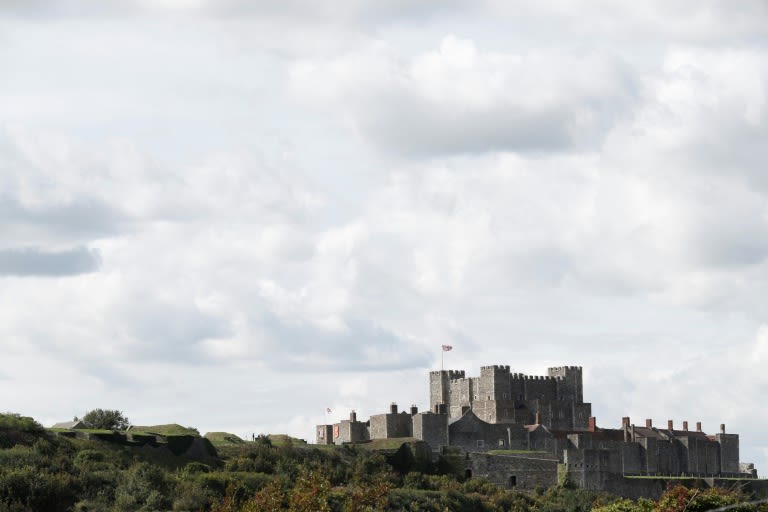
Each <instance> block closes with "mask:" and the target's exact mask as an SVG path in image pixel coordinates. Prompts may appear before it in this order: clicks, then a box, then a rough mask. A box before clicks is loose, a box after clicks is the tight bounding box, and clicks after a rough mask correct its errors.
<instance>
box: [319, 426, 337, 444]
mask: <svg viewBox="0 0 768 512" xmlns="http://www.w3.org/2000/svg"><path fill="white" fill-rule="evenodd" d="M315 444H333V425H317V426H316V427H315Z"/></svg>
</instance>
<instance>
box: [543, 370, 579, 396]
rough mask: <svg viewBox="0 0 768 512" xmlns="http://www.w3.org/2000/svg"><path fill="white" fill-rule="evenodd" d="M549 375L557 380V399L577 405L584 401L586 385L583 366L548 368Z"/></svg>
mask: <svg viewBox="0 0 768 512" xmlns="http://www.w3.org/2000/svg"><path fill="white" fill-rule="evenodd" d="M547 375H548V376H550V377H553V378H555V379H557V388H558V389H557V399H558V400H569V401H573V402H576V403H582V402H583V401H584V384H583V382H582V369H581V366H557V367H552V368H547Z"/></svg>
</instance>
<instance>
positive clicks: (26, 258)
mask: <svg viewBox="0 0 768 512" xmlns="http://www.w3.org/2000/svg"><path fill="white" fill-rule="evenodd" d="M100 266H101V258H100V257H99V253H98V251H95V250H91V249H87V248H86V247H77V248H75V249H70V250H66V251H52V252H50V251H43V250H40V249H30V248H26V249H6V250H1V251H0V275H14V276H51V277H55V276H71V275H78V274H87V273H90V272H95V271H97V270H98V269H99V267H100Z"/></svg>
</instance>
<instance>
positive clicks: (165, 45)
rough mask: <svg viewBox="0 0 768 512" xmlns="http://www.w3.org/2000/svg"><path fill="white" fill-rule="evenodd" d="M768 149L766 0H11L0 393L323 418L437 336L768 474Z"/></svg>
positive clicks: (417, 383)
mask: <svg viewBox="0 0 768 512" xmlns="http://www.w3.org/2000/svg"><path fill="white" fill-rule="evenodd" d="M542 3H545V4H548V7H542V6H541V4H542ZM619 5H620V6H621V7H619ZM736 5H738V7H737V8H735V6H736ZM767 164H768V4H766V2H765V1H764V0H756V1H748V0H745V1H741V2H738V3H733V2H727V1H689V2H681V1H676V0H664V1H658V2H650V1H648V2H598V1H594V2H509V1H501V0H499V1H496V0H487V1H478V0H472V1H469V0H466V1H465V0H450V1H446V0H439V1H438V0H435V1H432V0H421V1H411V0H392V1H388V2H381V1H378V0H368V1H366V0H359V1H355V0H338V1H334V2H315V1H306V2H304V1H301V0H290V1H286V0H283V1H280V2H273V1H252V0H248V1H246V0H218V1H214V0H162V1H161V0H144V1H141V0H114V1H105V0H98V1H97V0H91V1H87V0H60V1H43V0H5V1H3V2H2V3H0V349H1V350H2V357H1V358H0V409H3V410H9V411H16V412H21V413H23V414H26V415H31V416H33V417H35V418H36V419H38V420H39V421H41V422H43V423H44V424H46V425H50V424H52V423H53V422H56V421H63V420H69V419H71V418H72V417H73V416H75V415H82V414H83V413H84V412H85V411H86V410H88V409H91V408H96V407H102V408H117V409H121V410H123V411H124V412H125V413H126V414H127V415H128V417H129V418H130V419H131V420H132V421H133V422H134V423H136V424H157V423H170V422H177V423H181V424H184V425H189V426H195V427H197V428H199V429H200V430H201V432H206V431H218V430H226V431H230V432H234V433H236V434H239V435H246V434H249V433H251V432H255V433H260V432H265V433H266V432H269V433H289V434H293V435H296V436H298V437H303V438H307V439H312V438H313V433H314V428H313V427H314V425H315V424H318V423H324V422H325V421H326V420H328V421H336V420H338V419H340V418H343V417H346V416H347V415H348V414H349V411H350V409H352V408H354V409H356V410H357V412H358V414H359V415H361V416H363V417H367V415H369V414H372V413H379V412H383V411H384V410H385V409H386V408H387V407H388V405H389V403H390V402H392V401H395V402H397V403H398V404H400V405H401V407H407V406H408V405H410V404H411V403H415V404H417V405H419V406H420V407H421V408H426V407H428V405H429V397H428V386H427V374H428V371H429V370H434V369H438V368H439V367H440V355H441V353H440V346H441V344H444V343H446V344H450V345H453V347H454V350H453V351H452V352H449V353H447V354H446V358H445V364H446V368H448V367H450V368H455V369H466V370H467V372H468V374H472V375H475V374H478V373H479V367H480V366H481V365H485V364H509V365H510V366H511V367H512V368H513V371H517V372H524V373H529V374H544V373H545V372H546V368H547V367H548V366H555V365H581V366H583V367H584V376H585V390H584V396H585V398H586V399H587V400H589V401H591V402H592V410H593V413H594V415H595V416H597V419H598V425H599V426H603V427H618V426H619V425H620V421H621V420H620V418H621V417H622V416H630V417H631V418H632V420H633V421H634V422H635V423H643V421H644V420H645V418H653V419H654V420H655V421H656V424H657V425H666V420H667V419H673V420H675V422H676V424H678V425H679V424H680V423H681V422H682V421H683V420H688V421H689V422H695V421H702V422H703V426H704V429H705V430H706V431H708V432H716V431H717V430H718V427H719V424H720V423H725V424H726V426H727V430H728V431H729V432H738V433H740V434H741V442H742V445H741V446H742V449H741V459H742V460H743V461H754V462H756V463H757V464H758V465H759V467H758V469H759V470H760V471H761V474H768V438H765V437H764V436H766V434H768V409H767V408H766V407H765V406H764V405H765V396H766V394H767V393H768V373H766V367H767V365H768V300H766V298H767V297H768V169H767V168H766V165H767ZM326 407H330V408H331V409H332V411H333V412H332V413H331V414H330V415H327V416H326V415H325V414H324V411H325V408H326Z"/></svg>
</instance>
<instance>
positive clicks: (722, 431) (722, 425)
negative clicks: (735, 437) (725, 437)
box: [720, 423, 725, 434]
mask: <svg viewBox="0 0 768 512" xmlns="http://www.w3.org/2000/svg"><path fill="white" fill-rule="evenodd" d="M720 433H721V434H725V423H721V424H720Z"/></svg>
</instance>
